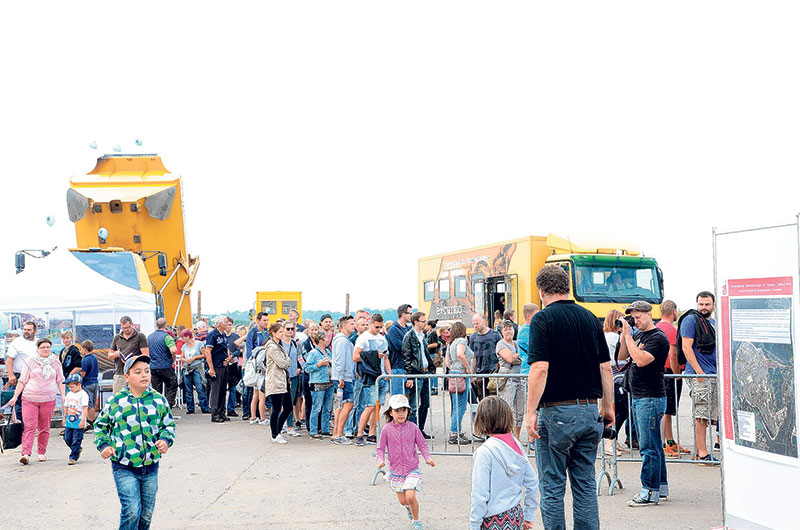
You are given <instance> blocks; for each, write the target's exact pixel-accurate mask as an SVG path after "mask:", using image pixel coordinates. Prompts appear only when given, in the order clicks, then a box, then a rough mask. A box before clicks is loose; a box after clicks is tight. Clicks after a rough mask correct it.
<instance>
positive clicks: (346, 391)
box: [342, 381, 354, 403]
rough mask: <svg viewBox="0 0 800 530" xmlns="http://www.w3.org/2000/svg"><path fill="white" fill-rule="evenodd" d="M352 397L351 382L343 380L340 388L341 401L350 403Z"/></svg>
mask: <svg viewBox="0 0 800 530" xmlns="http://www.w3.org/2000/svg"><path fill="white" fill-rule="evenodd" d="M353 398H354V396H353V382H352V381H345V382H344V388H343V389H342V403H352V402H353Z"/></svg>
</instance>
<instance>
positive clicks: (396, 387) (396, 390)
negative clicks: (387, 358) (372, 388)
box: [381, 368, 406, 403]
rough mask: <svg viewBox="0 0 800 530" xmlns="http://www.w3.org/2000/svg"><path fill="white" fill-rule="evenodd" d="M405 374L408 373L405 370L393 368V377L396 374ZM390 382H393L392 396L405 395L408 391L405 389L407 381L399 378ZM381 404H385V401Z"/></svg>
mask: <svg viewBox="0 0 800 530" xmlns="http://www.w3.org/2000/svg"><path fill="white" fill-rule="evenodd" d="M404 373H406V371H405V369H403V368H392V375H395V374H401V375H402V374H404ZM389 381H391V382H392V383H391V386H392V395H395V394H405V392H406V389H405V384H406V380H405V379H402V378H399V377H398V378H397V379H390V380H389ZM387 383H388V381H387ZM381 403H383V400H381Z"/></svg>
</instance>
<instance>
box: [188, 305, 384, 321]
mask: <svg viewBox="0 0 800 530" xmlns="http://www.w3.org/2000/svg"><path fill="white" fill-rule="evenodd" d="M364 309H365V310H366V311H369V312H370V314H375V313H380V314H382V315H383V318H384V319H386V320H396V319H397V308H396V307H393V308H389V309H371V308H369V307H366V308H364ZM325 313H327V314H329V315H331V316H332V317H333V321H334V322H336V320H338V319H339V317H341V316H342V315H344V312H342V311H328V310H316V309H304V310H303V320H306V319H309V318H310V319H311V320H313V321H314V322H319V319H320V317H321V316H322V315H324V314H325ZM350 314H351V315H355V314H356V312H355V311H350ZM218 315H228V316H230V317H233V321H234V324H245V325H247V324H249V323H250V311H249V310H247V311H226V312H224V313H215V314H212V315H203V316H204V317H208V319H209V321H212V320H214V318H215V317H217V316H218Z"/></svg>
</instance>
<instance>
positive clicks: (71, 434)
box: [64, 427, 83, 460]
mask: <svg viewBox="0 0 800 530" xmlns="http://www.w3.org/2000/svg"><path fill="white" fill-rule="evenodd" d="M64 443H65V444H67V447H69V448H70V452H69V459H70V460H77V459H78V457H79V456H80V455H81V444H82V443H83V429H79V428H77V427H75V428H73V427H67V428H66V429H64Z"/></svg>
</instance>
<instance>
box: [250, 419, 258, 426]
mask: <svg viewBox="0 0 800 530" xmlns="http://www.w3.org/2000/svg"><path fill="white" fill-rule="evenodd" d="M256 423H261V422H260V421H258V418H256V419H254V420H250V425H255V424H256Z"/></svg>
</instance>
